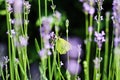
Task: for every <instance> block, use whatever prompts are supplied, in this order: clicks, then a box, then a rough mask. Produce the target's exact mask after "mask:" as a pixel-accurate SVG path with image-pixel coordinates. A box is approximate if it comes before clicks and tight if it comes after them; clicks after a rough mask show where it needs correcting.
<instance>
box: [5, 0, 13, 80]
mask: <svg viewBox="0 0 120 80" xmlns="http://www.w3.org/2000/svg"><path fill="white" fill-rule="evenodd" d="M5 7H6V20H7V30H8V31H10V30H11V29H10V22H9V20H10V13H9V12H8V10H7V2H6V1H5ZM10 45H11V40H10V35H8V53H9V59H10V64H9V65H10V79H11V80H12V79H14V75H13V73H14V70H13V67H12V65H13V64H12V57H11V46H10Z"/></svg>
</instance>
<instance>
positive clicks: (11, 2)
mask: <svg viewBox="0 0 120 80" xmlns="http://www.w3.org/2000/svg"><path fill="white" fill-rule="evenodd" d="M6 2H7V3H8V4H13V3H14V0H6Z"/></svg>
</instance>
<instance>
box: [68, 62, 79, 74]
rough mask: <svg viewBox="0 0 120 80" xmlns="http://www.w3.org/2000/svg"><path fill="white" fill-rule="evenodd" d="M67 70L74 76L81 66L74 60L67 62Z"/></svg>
mask: <svg viewBox="0 0 120 80" xmlns="http://www.w3.org/2000/svg"><path fill="white" fill-rule="evenodd" d="M67 64H68V63H67ZM67 69H68V71H69V72H70V73H71V74H73V75H75V74H77V73H79V72H80V71H81V66H80V65H79V63H78V62H77V61H76V60H69V64H68V65H67Z"/></svg>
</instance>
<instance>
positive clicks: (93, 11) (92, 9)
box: [89, 7, 95, 15]
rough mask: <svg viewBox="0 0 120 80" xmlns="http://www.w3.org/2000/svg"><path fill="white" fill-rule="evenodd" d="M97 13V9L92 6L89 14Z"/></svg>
mask: <svg viewBox="0 0 120 80" xmlns="http://www.w3.org/2000/svg"><path fill="white" fill-rule="evenodd" d="M94 13H95V9H94V8H93V7H90V9H89V14H90V15H93V14H94Z"/></svg>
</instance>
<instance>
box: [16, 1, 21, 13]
mask: <svg viewBox="0 0 120 80" xmlns="http://www.w3.org/2000/svg"><path fill="white" fill-rule="evenodd" d="M22 6H23V1H22V0H15V1H14V12H15V13H22Z"/></svg>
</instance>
